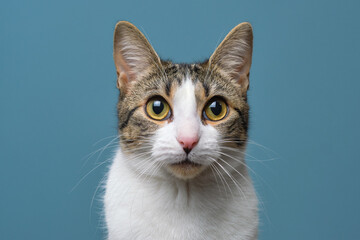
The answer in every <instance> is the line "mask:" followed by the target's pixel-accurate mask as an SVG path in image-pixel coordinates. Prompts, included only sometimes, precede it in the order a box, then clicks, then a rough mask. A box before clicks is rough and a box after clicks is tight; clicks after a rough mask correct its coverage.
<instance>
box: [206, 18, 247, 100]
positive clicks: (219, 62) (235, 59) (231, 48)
mask: <svg viewBox="0 0 360 240" xmlns="http://www.w3.org/2000/svg"><path fill="white" fill-rule="evenodd" d="M252 48H253V31H252V27H251V24H250V23H247V22H244V23H241V24H239V25H237V26H236V27H235V28H233V29H232V30H231V31H230V32H229V34H228V35H227V36H226V37H225V39H224V40H223V41H222V42H221V43H220V45H219V46H218V47H217V48H216V50H215V52H214V53H213V55H212V56H211V57H210V64H211V66H212V67H216V68H217V69H219V70H220V71H221V72H222V73H223V74H225V75H226V76H229V77H230V78H231V79H234V80H235V81H237V82H238V83H239V84H240V86H241V89H242V92H243V94H245V95H246V91H247V89H248V87H249V73H250V67H251V58H252Z"/></svg>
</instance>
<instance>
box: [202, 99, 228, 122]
mask: <svg viewBox="0 0 360 240" xmlns="http://www.w3.org/2000/svg"><path fill="white" fill-rule="evenodd" d="M204 113H205V118H207V119H209V120H211V121H219V120H221V119H223V118H224V117H225V116H226V113H227V105H226V103H225V102H224V101H223V100H221V99H214V100H210V101H209V103H208V104H207V105H206V107H205V110H204Z"/></svg>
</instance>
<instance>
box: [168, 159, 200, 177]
mask: <svg viewBox="0 0 360 240" xmlns="http://www.w3.org/2000/svg"><path fill="white" fill-rule="evenodd" d="M205 168H206V166H205V165H202V164H197V163H194V162H190V161H189V160H185V161H182V162H179V163H174V164H170V165H168V166H167V170H168V171H169V172H170V173H171V174H172V175H174V176H175V177H177V178H180V179H183V180H188V179H192V178H195V177H196V176H198V175H199V174H200V173H201V172H202V171H204V170H205Z"/></svg>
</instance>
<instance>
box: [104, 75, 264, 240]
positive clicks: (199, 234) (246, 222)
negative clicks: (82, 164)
mask: <svg viewBox="0 0 360 240" xmlns="http://www.w3.org/2000/svg"><path fill="white" fill-rule="evenodd" d="M173 103H174V106H173V111H174V112H173V114H174V121H172V122H171V123H169V124H166V125H165V126H164V127H162V128H160V129H159V130H158V131H157V132H156V134H155V136H154V137H153V139H152V141H150V142H149V143H147V144H145V145H146V146H145V149H139V152H138V153H136V154H125V153H124V152H122V150H121V149H118V151H117V153H116V156H115V158H114V160H113V163H112V166H111V168H110V172H109V176H108V180H107V184H106V193H105V216H106V223H107V227H108V239H109V240H120V239H141V240H143V239H149V240H150V239H151V240H162V239H164V240H165V239H166V240H168V239H179V240H190V239H191V240H198V239H206V240H211V239H227V240H231V239H237V240H238V239H243V240H248V239H249V240H250V239H251V240H254V239H257V225H258V219H257V199H256V195H255V192H254V189H253V186H252V184H251V180H250V178H249V176H248V174H247V171H246V167H244V161H243V154H241V153H238V154H237V155H236V154H234V152H231V153H230V152H228V153H226V151H222V152H225V153H226V155H228V156H226V155H225V156H220V155H219V150H220V149H221V146H220V144H219V141H220V135H219V133H218V132H217V130H216V129H215V128H214V127H212V126H210V125H207V126H204V125H203V124H201V121H200V116H198V114H197V112H196V100H195V94H194V86H193V84H192V81H191V80H190V79H187V80H186V81H185V82H184V83H183V84H182V85H181V87H179V88H178V90H177V92H176V94H175V97H174V101H173ZM194 131H195V132H197V134H198V136H199V137H200V138H199V142H198V144H197V145H196V147H195V148H194V149H193V150H192V151H191V152H190V155H189V156H188V158H189V159H190V160H191V161H194V162H196V163H199V164H203V165H204V166H207V167H205V170H204V171H203V172H202V173H201V174H200V175H199V176H197V177H195V178H193V179H190V180H182V179H179V178H177V177H174V176H173V175H172V174H171V173H170V172H169V171H168V169H167V167H166V166H167V165H168V164H171V163H176V162H179V161H182V160H184V159H185V157H186V155H185V153H184V151H183V149H182V147H181V145H180V144H179V142H178V141H177V140H176V137H177V136H178V135H179V134H189V132H190V133H193V132H194ZM146 148H148V149H147V150H146ZM219 158H221V160H218V159H219ZM215 161H217V162H218V163H215ZM225 161H226V163H227V164H225V163H224V162H225ZM211 164H213V165H214V166H215V168H216V169H213V168H210V167H208V166H210V165H211ZM219 164H220V165H221V166H220V165H219ZM225 171H226V172H225Z"/></svg>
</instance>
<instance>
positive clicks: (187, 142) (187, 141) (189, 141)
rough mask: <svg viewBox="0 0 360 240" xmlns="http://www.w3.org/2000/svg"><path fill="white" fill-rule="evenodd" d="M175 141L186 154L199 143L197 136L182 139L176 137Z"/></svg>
mask: <svg viewBox="0 0 360 240" xmlns="http://www.w3.org/2000/svg"><path fill="white" fill-rule="evenodd" d="M177 140H178V142H179V143H180V145H181V146H182V147H183V149H184V151H185V152H186V153H189V152H190V151H191V150H192V149H193V148H194V147H195V146H196V144H197V143H198V142H199V137H198V136H191V137H187V136H186V137H185V136H182V137H178V138H177Z"/></svg>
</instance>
